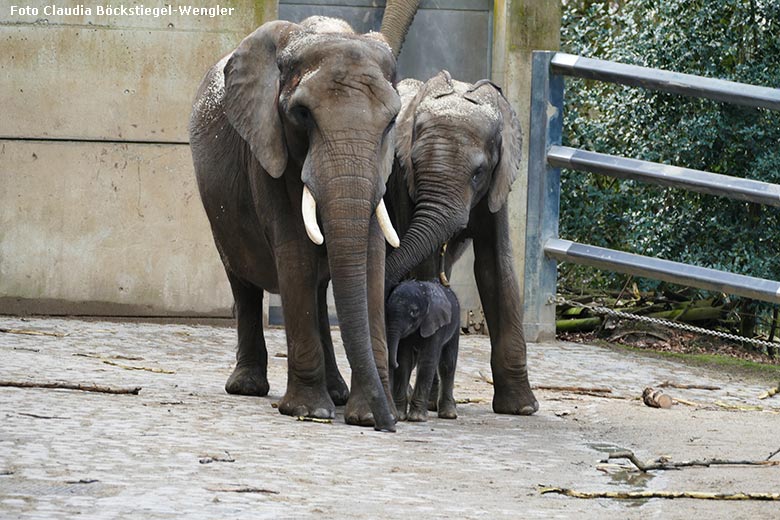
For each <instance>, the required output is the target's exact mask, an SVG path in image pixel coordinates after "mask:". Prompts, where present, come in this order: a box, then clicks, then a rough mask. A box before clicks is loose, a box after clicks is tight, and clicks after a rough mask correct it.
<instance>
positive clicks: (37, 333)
mask: <svg viewBox="0 0 780 520" xmlns="http://www.w3.org/2000/svg"><path fill="white" fill-rule="evenodd" d="M0 332H4V333H6V334H24V335H26V336H54V337H56V338H64V337H65V336H67V334H63V333H62V332H46V331H43V330H30V329H4V328H0Z"/></svg>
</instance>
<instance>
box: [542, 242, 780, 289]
mask: <svg viewBox="0 0 780 520" xmlns="http://www.w3.org/2000/svg"><path fill="white" fill-rule="evenodd" d="M544 250H545V253H546V254H547V255H548V256H550V257H551V258H555V259H556V260H561V261H563V260H566V261H569V262H574V263H577V264H582V265H590V266H593V267H598V268H601V269H607V270H609V271H616V272H619V273H626V274H633V275H638V276H644V277H647V278H653V279H656V280H664V281H667V282H671V283H677V284H680V285H686V286H690V287H698V288H700V289H706V290H708V291H719V292H725V293H729V294H736V295H739V296H744V297H746V298H753V299H755V300H761V301H766V302H770V303H780V282H775V281H771V280H764V279H762V278H753V277H751V276H744V275H741V274H734V273H729V272H725V271H718V270H716V269H707V268H704V267H698V266H695V265H689V264H683V263H680V262H672V261H670V260H662V259H660V258H653V257H649V256H642V255H635V254H633V253H625V252H623V251H615V250H613V249H606V248H603V247H596V246H590V245H587V244H578V243H577V242H571V241H570V240H561V239H551V240H549V241H547V244H545V247H544Z"/></svg>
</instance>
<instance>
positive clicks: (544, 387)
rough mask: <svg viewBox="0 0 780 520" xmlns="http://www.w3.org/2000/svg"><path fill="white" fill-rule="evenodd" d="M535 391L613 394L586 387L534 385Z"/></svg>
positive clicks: (608, 391)
mask: <svg viewBox="0 0 780 520" xmlns="http://www.w3.org/2000/svg"><path fill="white" fill-rule="evenodd" d="M531 388H532V389H533V390H552V391H555V392H573V393H595V394H611V393H612V390H611V389H610V388H604V387H593V388H589V387H586V386H548V385H534V386H532V387H531Z"/></svg>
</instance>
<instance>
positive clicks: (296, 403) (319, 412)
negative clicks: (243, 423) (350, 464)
mask: <svg viewBox="0 0 780 520" xmlns="http://www.w3.org/2000/svg"><path fill="white" fill-rule="evenodd" d="M309 253H310V248H309V247H308V244H302V243H300V242H298V241H291V242H288V243H287V244H285V246H284V247H282V248H280V250H279V251H277V271H278V273H279V291H280V294H281V297H282V311H283V312H284V328H285V332H286V334H287V391H286V392H285V394H284V397H282V399H281V401H280V402H279V412H281V413H283V414H285V415H293V416H306V417H317V418H321V419H332V418H334V417H335V415H336V407H335V405H334V404H333V400H332V399H331V398H330V395H329V394H328V388H327V384H326V380H325V379H326V378H325V359H324V358H325V356H324V353H323V348H322V344H321V342H320V331H319V320H318V318H317V316H318V313H317V286H318V284H317V266H316V261H315V260H314V258H313V255H311V258H310V257H309Z"/></svg>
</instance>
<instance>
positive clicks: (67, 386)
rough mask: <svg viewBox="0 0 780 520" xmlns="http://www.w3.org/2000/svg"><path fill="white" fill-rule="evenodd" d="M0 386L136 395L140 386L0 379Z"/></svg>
mask: <svg viewBox="0 0 780 520" xmlns="http://www.w3.org/2000/svg"><path fill="white" fill-rule="evenodd" d="M0 386H10V387H15V388H57V389H62V390H79V391H81V392H96V393H99V394H132V395H138V392H140V391H141V387H140V386H136V387H135V388H110V387H107V386H98V385H79V384H73V383H34V382H31V381H0Z"/></svg>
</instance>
